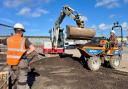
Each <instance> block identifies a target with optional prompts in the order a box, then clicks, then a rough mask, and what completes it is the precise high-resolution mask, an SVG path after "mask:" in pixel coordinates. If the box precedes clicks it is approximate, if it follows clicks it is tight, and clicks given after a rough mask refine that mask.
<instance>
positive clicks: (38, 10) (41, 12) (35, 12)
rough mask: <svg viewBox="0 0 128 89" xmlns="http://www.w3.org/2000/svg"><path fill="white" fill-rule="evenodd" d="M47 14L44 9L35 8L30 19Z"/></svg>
mask: <svg viewBox="0 0 128 89" xmlns="http://www.w3.org/2000/svg"><path fill="white" fill-rule="evenodd" d="M48 13H49V12H48V11H47V10H45V9H40V8H37V9H36V10H35V11H34V12H33V13H32V17H40V16H41V15H43V14H48Z"/></svg>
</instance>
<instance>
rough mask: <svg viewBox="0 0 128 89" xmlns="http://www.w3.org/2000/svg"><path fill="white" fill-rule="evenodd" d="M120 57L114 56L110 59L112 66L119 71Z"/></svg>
mask: <svg viewBox="0 0 128 89" xmlns="http://www.w3.org/2000/svg"><path fill="white" fill-rule="evenodd" d="M120 60H121V58H120V56H112V57H111V59H110V66H111V68H113V69H117V68H118V67H119V65H120Z"/></svg>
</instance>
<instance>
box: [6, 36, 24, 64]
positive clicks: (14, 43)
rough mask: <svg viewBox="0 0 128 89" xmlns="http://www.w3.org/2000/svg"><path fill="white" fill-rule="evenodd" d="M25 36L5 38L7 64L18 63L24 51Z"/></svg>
mask: <svg viewBox="0 0 128 89" xmlns="http://www.w3.org/2000/svg"><path fill="white" fill-rule="evenodd" d="M25 40H26V39H25V38H24V37H21V36H19V35H14V36H11V37H9V38H8V39H7V64H8V65H18V63H19V62H20V59H21V57H22V56H23V54H24V53H25V52H26V48H25Z"/></svg>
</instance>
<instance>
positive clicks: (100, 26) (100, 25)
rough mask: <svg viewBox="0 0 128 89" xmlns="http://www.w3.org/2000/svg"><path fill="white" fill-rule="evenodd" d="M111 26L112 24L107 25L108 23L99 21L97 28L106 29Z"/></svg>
mask: <svg viewBox="0 0 128 89" xmlns="http://www.w3.org/2000/svg"><path fill="white" fill-rule="evenodd" d="M111 28H112V25H108V24H105V23H101V24H99V25H98V29H99V30H108V29H111Z"/></svg>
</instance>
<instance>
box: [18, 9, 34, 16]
mask: <svg viewBox="0 0 128 89" xmlns="http://www.w3.org/2000/svg"><path fill="white" fill-rule="evenodd" d="M30 13H31V8H28V7H24V8H22V9H21V10H20V11H19V12H18V14H19V15H28V14H30Z"/></svg>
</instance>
